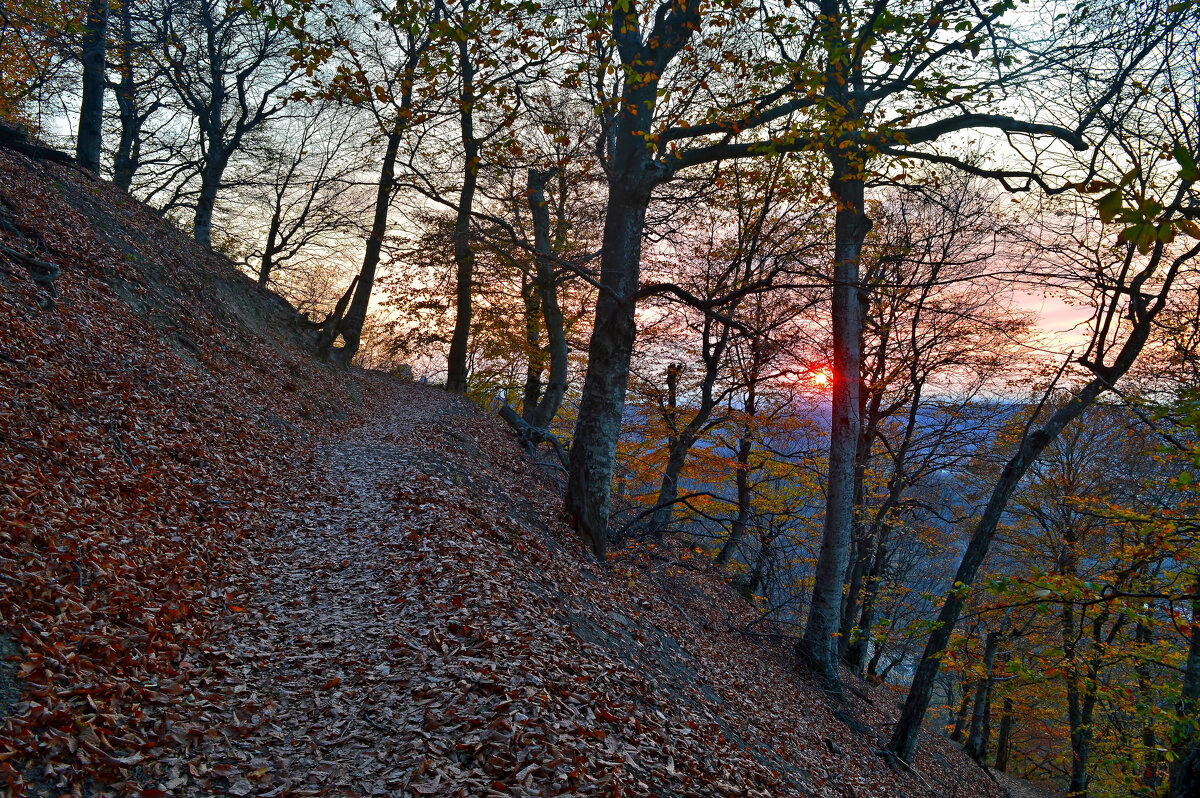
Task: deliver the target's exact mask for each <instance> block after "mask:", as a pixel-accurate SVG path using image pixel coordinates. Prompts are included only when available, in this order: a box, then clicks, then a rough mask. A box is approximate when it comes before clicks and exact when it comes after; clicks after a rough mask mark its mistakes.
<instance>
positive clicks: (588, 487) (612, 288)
mask: <svg viewBox="0 0 1200 798" xmlns="http://www.w3.org/2000/svg"><path fill="white" fill-rule="evenodd" d="M631 182H632V181H631ZM649 204H650V187H649V186H643V185H638V184H636V183H635V184H634V185H632V186H626V185H622V181H621V180H620V178H615V183H614V185H611V186H610V188H609V199H608V207H607V210H606V213H605V218H604V236H603V241H602V244H601V247H600V292H599V294H598V296H597V298H596V319H595V322H594V324H593V325H592V340H591V342H590V343H589V344H588V359H587V374H586V376H585V377H584V381H583V396H582V398H581V399H580V402H579V418H578V421H577V422H576V424H575V438H574V440H573V441H572V443H571V467H570V474H569V477H568V480H567V495H566V500H565V502H564V504H565V508H566V511H567V514H568V515H570V516H572V517H573V519H574V523H575V527H576V530H577V531H578V532H579V535H580V536H581V537H582V538H583V540H584V542H585V543H587V544H588V546H589V547H590V548H591V551H592V553H593V554H594V555H595V556H596V557H597V558H598V559H600V560H602V561H603V560H604V559H605V557H606V555H607V548H608V501H609V496H610V493H611V490H612V477H613V467H614V465H615V463H616V454H617V438H618V436H619V435H620V433H621V416H622V414H623V413H624V411H625V388H626V384H627V383H628V381H629V360H630V357H631V356H632V354H633V341H634V336H635V334H636V326H635V323H634V309H635V305H636V294H637V288H638V278H639V274H640V268H641V256H642V229H643V227H644V226H645V223H646V208H647V206H648V205H649Z"/></svg>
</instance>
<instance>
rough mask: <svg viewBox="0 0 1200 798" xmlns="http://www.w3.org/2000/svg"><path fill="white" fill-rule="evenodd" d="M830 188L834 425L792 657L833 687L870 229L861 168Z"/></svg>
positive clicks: (843, 172)
mask: <svg viewBox="0 0 1200 798" xmlns="http://www.w3.org/2000/svg"><path fill="white" fill-rule="evenodd" d="M832 161H833V174H834V177H833V178H832V179H831V180H830V188H831V189H832V192H833V196H834V197H835V199H836V200H837V212H836V218H835V223H834V262H833V418H832V427H831V429H830V435H829V483H828V490H827V492H826V504H825V525H824V529H823V531H822V535H821V550H820V554H819V555H818V558H817V565H816V573H815V574H814V584H813V593H812V602H811V603H810V605H809V611H808V621H807V623H806V625H805V628H804V638H803V640H802V642H801V643H800V644H799V645H798V646H797V653H798V654H799V655H800V656H801V658H802V659H803V660H804V661H805V662H806V663H807V664H808V666H809V667H810V668H811V669H812V671H813V672H814V673H815V674H817V675H818V676H820V677H821V679H822V680H823V681H825V682H826V683H827V684H829V685H833V686H837V685H840V679H839V677H838V661H839V656H838V648H839V646H838V635H839V634H840V631H841V625H840V622H841V610H842V579H843V577H844V576H845V573H846V564H847V559H848V553H849V547H850V536H851V530H852V528H853V523H854V463H855V455H856V452H857V448H858V435H859V422H860V419H859V417H858V413H859V401H858V397H859V388H860V378H861V370H860V363H861V359H862V357H861V355H862V352H861V347H862V306H861V305H860V303H859V298H858V289H859V286H858V283H859V279H858V263H859V255H860V253H861V251H862V244H863V240H864V239H865V238H866V235H867V232H868V230H869V229H870V222H869V221H868V219H867V216H866V213H865V205H864V179H863V176H862V167H861V164H858V165H856V164H855V163H854V162H852V161H850V160H848V159H847V158H846V157H845V156H844V155H841V154H835V155H833V156H832Z"/></svg>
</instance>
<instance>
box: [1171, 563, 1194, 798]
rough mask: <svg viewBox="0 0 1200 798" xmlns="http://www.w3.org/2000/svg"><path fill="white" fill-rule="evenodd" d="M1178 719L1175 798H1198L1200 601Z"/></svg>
mask: <svg viewBox="0 0 1200 798" xmlns="http://www.w3.org/2000/svg"><path fill="white" fill-rule="evenodd" d="M1192 593H1193V594H1194V595H1196V596H1200V574H1197V575H1196V577H1195V579H1194V581H1193V583H1192ZM1176 715H1177V718H1178V719H1177V720H1176V722H1175V729H1174V730H1173V734H1172V736H1173V739H1172V744H1171V753H1172V754H1174V760H1173V761H1172V762H1171V771H1170V795H1171V798H1195V796H1196V795H1200V720H1198V718H1200V598H1194V599H1192V629H1191V640H1190V642H1189V645H1188V656H1187V663H1186V664H1185V665H1184V669H1183V684H1182V686H1180V688H1179V702H1178V704H1176Z"/></svg>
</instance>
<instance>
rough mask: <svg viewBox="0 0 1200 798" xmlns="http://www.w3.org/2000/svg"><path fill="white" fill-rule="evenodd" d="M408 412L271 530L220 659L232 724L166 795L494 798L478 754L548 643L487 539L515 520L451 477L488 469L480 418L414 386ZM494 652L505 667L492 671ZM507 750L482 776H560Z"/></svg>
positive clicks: (406, 395)
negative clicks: (473, 426)
mask: <svg viewBox="0 0 1200 798" xmlns="http://www.w3.org/2000/svg"><path fill="white" fill-rule="evenodd" d="M401 397H402V399H401V402H400V403H399V406H397V407H396V408H395V410H394V412H392V413H390V414H388V415H387V416H386V417H385V418H383V419H377V420H375V421H374V422H372V423H370V424H368V425H367V426H366V427H364V428H362V429H360V430H358V431H357V432H356V433H354V434H353V435H352V437H351V438H350V439H349V440H346V441H344V442H340V443H337V444H333V445H330V446H327V447H325V449H324V450H323V451H322V452H321V453H320V455H319V456H318V464H319V469H320V470H321V471H322V472H323V473H319V474H314V482H313V484H312V485H311V486H310V488H311V495H310V500H309V501H308V502H306V503H305V504H304V505H302V506H300V507H298V508H296V509H295V510H293V511H291V512H289V513H287V514H285V515H282V516H281V517H279V519H278V525H277V529H278V532H277V533H276V536H275V538H274V539H273V540H269V541H266V543H267V545H266V546H264V547H263V551H262V552H261V559H257V558H256V562H254V563H252V566H253V567H254V568H255V569H256V576H252V577H251V579H252V582H251V584H250V585H248V587H249V590H248V591H247V594H248V596H249V598H248V599H247V600H246V606H245V607H244V608H242V611H241V612H239V613H237V614H235V615H234V616H233V617H232V619H231V624H230V628H229V630H228V637H227V638H226V640H225V641H224V644H223V645H222V646H220V648H221V649H223V650H221V651H215V652H213V653H214V654H217V655H219V656H222V657H225V658H227V661H228V662H229V666H228V667H229V673H228V674H227V675H226V676H225V677H224V679H223V680H222V682H223V684H224V685H225V692H226V693H227V694H232V695H231V698H232V700H227V701H226V702H225V703H226V705H227V706H231V707H232V708H233V712H234V715H233V717H232V718H224V719H223V720H224V722H223V723H221V724H218V725H217V728H221V727H222V726H223V727H224V728H223V729H222V733H221V735H220V736H219V737H216V739H212V740H210V741H209V743H208V744H207V745H204V746H202V749H201V750H202V751H203V753H202V755H201V756H199V757H194V758H192V759H191V761H190V762H183V761H181V762H179V763H177V764H176V769H175V772H174V773H173V774H172V778H171V779H169V780H168V784H169V785H170V786H171V787H173V788H175V789H179V788H185V789H186V790H187V791H188V792H190V793H192V794H196V795H209V794H213V793H214V792H218V793H229V794H233V795H239V796H241V795H252V794H253V795H267V796H275V795H284V794H286V795H399V794H439V795H441V794H453V793H454V792H457V791H458V790H460V789H465V790H466V791H467V792H469V793H470V794H484V793H487V792H488V791H489V789H490V788H491V786H492V782H493V778H492V776H491V775H489V774H485V773H484V768H483V767H474V766H475V765H483V764H485V763H479V762H476V761H475V760H474V752H475V751H477V750H479V749H480V747H481V746H482V745H483V743H484V742H485V741H486V740H487V738H489V737H495V736H498V737H510V736H511V735H512V728H513V726H514V725H519V722H520V720H521V719H522V715H521V713H520V712H519V703H520V702H519V701H518V702H517V703H514V702H513V700H512V698H511V697H509V696H507V695H506V693H510V692H514V691H520V690H522V688H523V687H525V688H527V689H524V690H523V692H522V693H521V696H525V695H527V694H532V693H533V692H535V688H534V685H537V684H538V683H539V681H540V680H539V679H538V677H537V676H536V675H533V674H534V673H536V672H537V670H538V669H539V665H538V663H534V662H532V661H531V658H536V657H537V656H538V654H539V652H538V650H537V649H538V648H539V646H538V645H537V644H538V643H540V647H541V648H543V649H544V648H545V647H546V646H548V645H550V643H551V641H552V640H553V638H554V635H553V634H546V633H545V632H546V630H542V633H541V634H539V637H540V638H541V639H540V640H534V639H533V630H532V629H531V628H530V626H531V625H532V624H531V622H530V621H531V619H530V618H529V617H528V616H527V614H525V613H522V611H521V610H520V609H517V608H514V607H513V606H512V605H511V603H510V602H509V595H508V592H507V590H506V586H505V585H504V584H501V583H500V582H499V581H498V579H500V578H502V576H503V575H502V574H499V573H498V572H497V568H496V566H497V561H498V560H499V559H505V558H503V557H499V556H498V555H499V554H500V552H499V551H497V548H498V547H500V546H502V545H504V541H502V540H498V539H497V536H495V535H487V534H485V533H486V532H488V531H492V532H494V531H495V530H496V529H498V528H500V529H502V528H504V527H509V528H512V527H513V523H514V522H513V519H512V518H511V517H510V516H509V514H508V513H509V511H510V509H511V508H508V507H503V506H502V505H501V503H500V502H499V501H498V500H497V499H496V494H494V493H492V492H491V491H489V490H487V489H485V488H483V487H481V486H478V485H476V484H474V483H473V482H472V479H471V476H470V473H469V472H468V470H467V469H465V468H463V467H462V464H461V463H460V462H456V460H460V461H461V460H463V459H467V460H475V459H477V458H479V445H480V444H479V442H478V441H476V440H475V439H474V438H472V437H471V435H470V434H469V433H468V432H466V431H464V428H463V427H464V423H463V422H464V421H465V420H466V419H467V418H468V416H470V415H472V414H471V413H470V411H469V409H468V408H466V407H458V406H457V405H456V403H462V404H465V400H459V399H455V398H450V397H446V396H445V395H444V394H440V393H436V394H435V393H434V392H433V391H432V390H425V389H421V388H420V387H418V386H412V387H410V388H405V389H402V390H401ZM456 407H458V410H461V411H462V412H461V413H460V412H457V411H456ZM476 415H477V414H476ZM514 451H515V449H514ZM513 531H514V533H515V532H516V530H515V529H513ZM483 538H488V539H487V540H484V539H483ZM515 643H521V645H519V646H518V645H514V644H515ZM497 645H503V646H504V647H505V651H504V654H503V657H499V656H493V654H494V652H493V648H494V647H496V646H497ZM540 653H541V654H544V655H549V654H551V653H552V652H550V651H545V650H543V651H541V652H540ZM497 659H498V660H501V661H499V662H498V661H496V660H497ZM521 696H515V695H514V696H513V697H517V698H520V697H521ZM526 711H527V712H531V711H533V710H531V709H528V708H527V710H526ZM459 718H461V719H462V720H459ZM506 747H507V748H508V751H507V754H508V756H507V757H504V756H501V757H500V760H499V761H494V762H490V763H486V764H489V765H490V767H489V768H487V769H488V770H491V771H494V772H498V771H503V772H505V773H507V774H509V776H510V781H516V780H517V779H518V777H519V778H520V779H522V780H524V779H528V778H529V777H531V776H532V774H533V771H535V770H537V769H538V768H539V767H544V766H546V765H549V766H550V767H551V768H552V767H553V764H552V763H545V762H542V761H540V760H539V761H536V762H534V761H532V760H530V759H528V758H526V759H524V760H523V759H521V758H520V757H519V753H520V747H519V746H515V745H513V746H506ZM489 748H492V749H493V751H496V750H499V749H498V747H497V746H489ZM451 765H458V766H459V767H457V768H452V767H448V766H451ZM185 767H186V770H185ZM522 769H526V770H527V772H525V773H522V772H521V771H522ZM451 770H452V771H453V772H451ZM544 775H545V774H543V776H544ZM450 782H453V785H452V784H451V783H450ZM185 785H186V786H185Z"/></svg>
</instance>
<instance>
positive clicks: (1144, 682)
mask: <svg viewBox="0 0 1200 798" xmlns="http://www.w3.org/2000/svg"><path fill="white" fill-rule="evenodd" d="M1134 639H1135V640H1136V641H1137V642H1138V648H1139V649H1142V650H1143V651H1144V650H1145V649H1146V648H1148V647H1149V646H1151V645H1152V644H1153V643H1154V636H1153V632H1152V631H1151V629H1150V626H1149V625H1147V624H1145V623H1142V622H1140V621H1139V622H1138V625H1137V628H1136V629H1135V630H1134ZM1139 653H1140V652H1139ZM1134 670H1135V671H1136V672H1137V678H1138V695H1139V697H1140V700H1139V702H1138V703H1139V706H1138V711H1139V714H1141V715H1142V716H1143V717H1144V718H1146V722H1145V725H1144V726H1142V750H1143V751H1144V752H1145V754H1144V756H1145V761H1144V763H1143V767H1142V776H1141V779H1140V780H1139V782H1138V783H1139V784H1141V786H1143V787H1145V788H1147V789H1149V790H1151V791H1152V794H1153V791H1154V790H1157V789H1158V785H1159V778H1158V768H1159V763H1160V762H1161V757H1160V756H1159V752H1158V740H1157V739H1156V736H1155V734H1154V716H1153V715H1152V714H1151V707H1153V706H1154V688H1153V686H1152V683H1151V679H1150V668H1149V666H1148V665H1147V663H1146V660H1145V658H1144V656H1139V657H1138V658H1137V664H1136V665H1135V666H1134Z"/></svg>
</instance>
